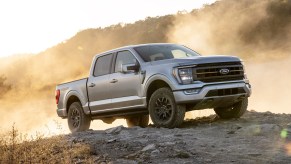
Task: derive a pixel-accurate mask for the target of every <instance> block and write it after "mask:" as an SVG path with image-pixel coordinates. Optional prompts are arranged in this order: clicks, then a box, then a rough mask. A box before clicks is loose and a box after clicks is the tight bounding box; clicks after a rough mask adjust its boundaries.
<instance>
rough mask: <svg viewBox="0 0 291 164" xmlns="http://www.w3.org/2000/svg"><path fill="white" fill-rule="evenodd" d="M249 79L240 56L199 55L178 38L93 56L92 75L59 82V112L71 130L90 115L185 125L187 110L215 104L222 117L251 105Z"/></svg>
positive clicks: (237, 114)
mask: <svg viewBox="0 0 291 164" xmlns="http://www.w3.org/2000/svg"><path fill="white" fill-rule="evenodd" d="M250 95H251V85H250V83H249V80H248V79H247V77H246V74H245V71H244V66H243V63H242V61H241V60H240V59H239V58H237V57H232V56H201V55H200V54H198V53H197V52H195V51H193V50H191V49H189V48H187V47H185V46H182V45H177V44H166V43H159V44H143V45H133V46H127V47H122V48H118V49H114V50H110V51H107V52H104V53H101V54H98V55H96V56H95V57H94V59H93V62H92V66H91V70H90V75H89V77H88V78H85V79H81V80H76V81H73V82H68V83H64V84H60V85H58V86H57V87H56V103H57V108H58V109H57V114H58V116H60V117H62V118H67V119H68V125H69V129H70V130H71V132H79V131H84V130H87V129H89V127H90V123H91V120H94V119H101V120H102V121H104V122H106V123H112V122H113V121H114V120H115V119H117V118H125V119H126V121H127V124H128V126H141V127H145V126H147V125H148V123H149V115H150V118H151V120H152V122H153V123H154V125H155V126H157V127H166V128H174V127H178V126H179V125H181V123H182V122H183V120H184V116H185V112H187V111H191V110H200V109H207V108H213V109H214V111H215V112H216V114H217V115H218V116H219V117H220V118H222V119H229V118H239V117H241V116H242V115H243V114H244V112H245V111H246V109H247V106H248V97H249V96H250Z"/></svg>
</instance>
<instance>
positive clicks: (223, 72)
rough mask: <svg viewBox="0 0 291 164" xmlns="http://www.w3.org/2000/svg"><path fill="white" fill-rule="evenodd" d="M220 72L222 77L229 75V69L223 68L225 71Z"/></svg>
mask: <svg viewBox="0 0 291 164" xmlns="http://www.w3.org/2000/svg"><path fill="white" fill-rule="evenodd" d="M219 72H220V74H222V75H226V74H228V73H229V69H226V68H223V69H221V70H219Z"/></svg>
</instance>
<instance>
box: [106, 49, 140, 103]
mask: <svg viewBox="0 0 291 164" xmlns="http://www.w3.org/2000/svg"><path fill="white" fill-rule="evenodd" d="M136 62H137V60H136V58H135V56H134V55H133V54H132V53H131V52H130V51H120V52H118V53H117V55H116V60H115V64H114V65H115V66H114V72H113V74H111V76H110V81H111V84H112V85H111V86H112V87H111V89H112V94H111V98H112V107H113V108H124V107H133V106H138V105H142V104H143V101H142V100H143V99H142V97H139V95H140V94H139V93H140V89H141V75H140V73H139V72H134V71H132V72H127V73H123V72H122V64H133V63H136Z"/></svg>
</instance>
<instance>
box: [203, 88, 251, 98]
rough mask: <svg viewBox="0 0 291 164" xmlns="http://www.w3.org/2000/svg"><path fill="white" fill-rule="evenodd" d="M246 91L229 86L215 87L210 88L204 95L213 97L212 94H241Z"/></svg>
mask: <svg viewBox="0 0 291 164" xmlns="http://www.w3.org/2000/svg"><path fill="white" fill-rule="evenodd" d="M243 93H246V91H245V90H244V89H243V88H229V89H217V90H211V91H209V92H208V93H207V94H206V97H214V96H229V95H236V94H243Z"/></svg>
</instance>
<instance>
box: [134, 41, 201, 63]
mask: <svg viewBox="0 0 291 164" xmlns="http://www.w3.org/2000/svg"><path fill="white" fill-rule="evenodd" d="M134 50H135V51H136V52H137V53H138V54H139V55H140V57H141V58H142V59H143V60H144V61H145V62H152V61H157V60H165V59H173V58H186V57H191V56H200V55H199V54H198V53H197V52H195V51H193V50H191V49H189V48H186V47H184V46H181V45H174V44H164V45H144V46H140V47H135V48H134Z"/></svg>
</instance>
